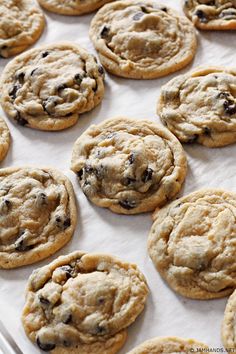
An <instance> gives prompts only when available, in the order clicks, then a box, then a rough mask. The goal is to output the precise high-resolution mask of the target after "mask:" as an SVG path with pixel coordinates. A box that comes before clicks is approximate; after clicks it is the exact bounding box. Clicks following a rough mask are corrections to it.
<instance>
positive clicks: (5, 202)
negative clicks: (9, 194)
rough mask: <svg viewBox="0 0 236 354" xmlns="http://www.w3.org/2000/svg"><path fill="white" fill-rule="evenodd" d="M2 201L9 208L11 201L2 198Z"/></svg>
mask: <svg viewBox="0 0 236 354" xmlns="http://www.w3.org/2000/svg"><path fill="white" fill-rule="evenodd" d="M3 203H4V204H5V205H6V206H7V208H8V209H9V208H10V206H11V202H10V200H9V199H4V201H3Z"/></svg>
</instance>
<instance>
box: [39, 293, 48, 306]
mask: <svg viewBox="0 0 236 354" xmlns="http://www.w3.org/2000/svg"><path fill="white" fill-rule="evenodd" d="M39 301H40V302H41V304H43V305H46V306H48V305H50V301H49V300H48V299H46V298H45V297H43V296H42V295H40V296H39Z"/></svg>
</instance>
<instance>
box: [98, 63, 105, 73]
mask: <svg viewBox="0 0 236 354" xmlns="http://www.w3.org/2000/svg"><path fill="white" fill-rule="evenodd" d="M98 72H99V74H101V75H104V69H103V67H102V65H99V67H98Z"/></svg>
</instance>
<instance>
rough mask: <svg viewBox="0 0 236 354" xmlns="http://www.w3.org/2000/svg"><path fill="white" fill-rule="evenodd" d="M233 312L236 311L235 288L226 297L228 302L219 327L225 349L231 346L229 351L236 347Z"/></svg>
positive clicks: (235, 326) (235, 325) (235, 327)
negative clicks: (228, 296)
mask: <svg viewBox="0 0 236 354" xmlns="http://www.w3.org/2000/svg"><path fill="white" fill-rule="evenodd" d="M235 313H236V290H235V291H234V292H233V294H232V295H231V296H230V298H229V299H228V302H227V305H226V308H225V313H224V319H223V323H222V328H221V337H222V342H223V344H224V347H225V348H226V349H230V348H231V352H232V349H236V338H235V332H236V324H235Z"/></svg>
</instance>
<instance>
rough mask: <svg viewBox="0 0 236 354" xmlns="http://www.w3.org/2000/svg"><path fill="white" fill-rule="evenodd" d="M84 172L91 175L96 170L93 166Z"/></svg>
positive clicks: (87, 167) (86, 168)
mask: <svg viewBox="0 0 236 354" xmlns="http://www.w3.org/2000/svg"><path fill="white" fill-rule="evenodd" d="M84 171H85V172H86V173H88V174H90V173H93V172H94V168H93V167H91V166H85V168H84Z"/></svg>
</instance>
